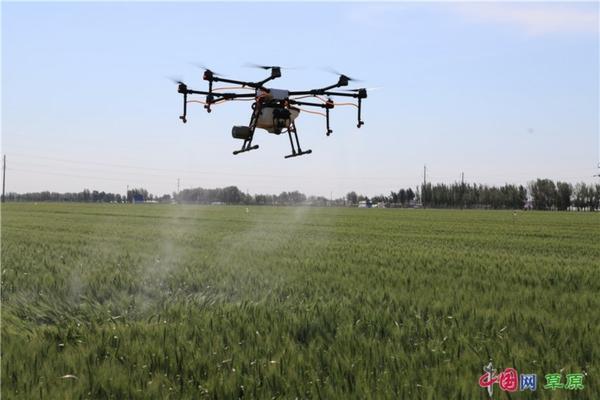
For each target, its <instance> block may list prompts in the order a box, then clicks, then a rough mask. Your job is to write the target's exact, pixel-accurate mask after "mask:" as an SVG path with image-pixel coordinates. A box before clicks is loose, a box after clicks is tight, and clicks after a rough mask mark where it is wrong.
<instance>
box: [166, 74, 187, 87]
mask: <svg viewBox="0 0 600 400" xmlns="http://www.w3.org/2000/svg"><path fill="white" fill-rule="evenodd" d="M167 79H168V80H170V81H171V82H173V83H174V84H176V85H185V83H184V82H183V81H182V80H181V79H180V78H175V77H173V76H168V77H167Z"/></svg>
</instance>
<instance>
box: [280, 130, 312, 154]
mask: <svg viewBox="0 0 600 400" xmlns="http://www.w3.org/2000/svg"><path fill="white" fill-rule="evenodd" d="M292 133H293V134H294V138H295V139H296V146H294V141H293V140H292ZM288 136H289V138H290V146H292V154H288V155H287V156H285V157H284V158H292V157H298V156H303V155H304V154H310V153H312V150H306V151H302V148H300V141H299V140H298V132H297V131H296V124H294V123H293V122H292V124H291V125H290V127H289V128H288ZM296 149H297V150H296Z"/></svg>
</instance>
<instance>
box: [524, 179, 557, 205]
mask: <svg viewBox="0 0 600 400" xmlns="http://www.w3.org/2000/svg"><path fill="white" fill-rule="evenodd" d="M529 190H530V192H531V197H532V199H533V208H535V209H536V210H551V209H553V208H554V206H555V205H556V204H555V202H556V197H557V194H556V185H555V184H554V182H553V181H552V180H551V179H537V180H536V181H534V182H531V183H530V184H529Z"/></svg>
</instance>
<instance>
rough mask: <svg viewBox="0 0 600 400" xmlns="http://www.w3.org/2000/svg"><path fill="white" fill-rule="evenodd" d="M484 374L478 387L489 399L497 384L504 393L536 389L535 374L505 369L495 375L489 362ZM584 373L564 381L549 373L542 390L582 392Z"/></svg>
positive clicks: (484, 368)
mask: <svg viewBox="0 0 600 400" xmlns="http://www.w3.org/2000/svg"><path fill="white" fill-rule="evenodd" d="M483 372H484V374H483V375H481V376H480V377H479V386H480V387H482V388H485V389H486V390H487V392H488V395H489V396H490V398H491V397H492V396H493V394H494V385H495V384H498V387H499V388H500V390H502V391H504V392H516V391H526V390H529V391H532V392H535V391H536V390H537V388H538V383H537V380H538V376H537V374H530V373H527V374H520V375H519V373H518V372H517V370H516V369H515V368H506V369H504V371H502V372H500V373H497V370H496V369H495V368H494V365H493V364H492V363H491V362H490V363H489V364H488V365H485V366H484V367H483ZM584 377H585V374H584V373H573V374H566V375H565V378H566V381H563V375H562V373H560V372H558V373H551V374H546V375H544V378H545V380H546V384H545V385H543V388H544V389H548V390H557V389H564V390H583V389H584V384H583V378H584Z"/></svg>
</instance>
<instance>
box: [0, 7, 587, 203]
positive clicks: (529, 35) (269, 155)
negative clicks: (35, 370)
mask: <svg viewBox="0 0 600 400" xmlns="http://www.w3.org/2000/svg"><path fill="white" fill-rule="evenodd" d="M598 12H599V10H598V3H564V4H563V3H419V4H416V3H173V4H170V3H55V4H53V3H6V2H3V3H2V152H3V153H5V154H6V155H7V159H8V170H7V190H8V191H17V192H24V191H38V190H53V191H79V190H81V189H83V188H84V187H88V188H93V189H98V190H106V191H114V192H121V193H124V192H125V189H126V185H130V186H136V187H139V186H143V187H146V188H148V189H149V190H150V191H151V192H153V193H169V192H172V191H173V190H175V188H176V184H177V179H178V178H180V179H181V187H182V188H185V187H196V186H203V187H217V186H225V185H237V186H239V187H240V188H241V189H242V190H244V191H245V190H248V191H249V192H250V193H264V192H269V193H273V192H280V191H282V190H295V189H298V190H301V191H304V192H306V193H309V194H320V195H325V196H329V195H330V194H333V195H334V196H340V195H343V194H345V193H346V192H348V191H350V190H356V191H359V192H362V193H365V194H368V195H375V194H379V193H388V192H389V190H391V189H394V190H397V189H399V188H400V187H408V186H413V187H414V186H415V185H418V184H419V182H421V181H422V179H423V177H422V172H423V165H424V164H426V165H427V168H428V171H429V178H430V180H432V181H434V182H453V181H455V180H458V179H460V174H461V172H464V173H465V179H466V180H467V181H470V182H472V181H476V182H481V183H488V184H503V183H505V182H509V183H526V182H527V181H529V180H530V179H532V178H535V177H549V178H552V179H559V180H567V181H571V182H576V181H582V180H583V181H586V182H593V181H594V178H592V175H593V174H596V173H598V169H597V165H598V162H599V111H598V109H599V94H598V93H599V78H598V76H599V39H598ZM247 62H255V63H265V64H270V65H287V66H294V67H304V68H303V69H293V70H286V71H283V73H284V76H283V78H281V79H278V80H276V81H275V82H273V84H272V87H276V88H289V89H302V88H310V87H319V86H323V85H326V84H329V83H333V82H335V80H336V77H335V76H334V75H331V74H329V73H327V72H324V71H322V70H321V69H319V68H320V67H325V66H330V67H333V68H335V69H337V70H340V71H343V72H345V73H347V74H348V75H350V76H356V77H358V78H361V79H362V80H363V81H364V83H363V84H361V85H365V86H367V87H373V86H375V87H381V89H380V90H377V91H373V92H371V93H369V98H368V99H367V100H366V102H365V105H364V112H363V114H364V120H365V125H364V126H363V127H362V128H361V129H360V130H359V129H356V115H355V110H354V109H353V108H349V107H338V108H336V109H335V110H333V113H332V121H331V122H332V128H333V130H334V133H333V135H332V136H330V137H326V136H325V134H324V133H325V124H324V120H323V119H322V118H321V117H317V116H313V115H309V114H304V115H302V116H301V117H300V118H299V119H298V120H297V127H298V130H299V133H300V137H301V143H302V145H303V148H310V149H312V150H313V154H311V155H309V156H305V157H298V158H295V159H290V160H285V159H284V158H283V156H284V155H285V154H288V153H289V142H288V140H287V138H286V137H283V136H274V135H270V134H267V133H266V132H265V131H257V135H256V136H255V143H257V144H259V145H260V147H261V148H260V149H259V150H258V151H253V152H249V153H245V154H241V155H238V156H233V155H232V154H231V152H232V150H235V149H237V148H238V147H239V146H240V142H238V141H237V140H234V139H232V138H231V134H230V132H231V126H232V125H241V124H247V121H248V119H249V116H250V109H249V104H248V103H247V102H236V103H231V104H225V105H222V106H218V107H215V109H214V111H213V113H211V114H210V115H209V114H207V113H206V112H204V110H203V109H202V107H201V106H200V105H196V107H193V106H192V107H191V109H190V111H189V122H188V123H187V124H185V125H184V124H182V123H181V122H180V120H179V119H178V116H179V115H180V112H181V110H180V109H181V97H180V95H178V94H177V93H176V87H175V85H173V84H172V83H171V82H170V81H169V80H168V79H167V77H179V78H181V79H184V80H185V81H186V83H188V85H189V86H190V87H192V88H196V89H200V90H202V89H204V88H205V87H206V85H205V82H204V81H202V79H201V71H200V70H199V69H197V68H196V67H194V66H193V65H192V63H203V64H206V65H210V66H211V67H212V68H214V69H215V70H216V71H219V72H221V73H222V74H224V75H226V76H228V77H233V78H238V79H248V80H258V79H260V78H261V77H262V76H263V75H264V74H263V73H262V71H260V70H255V69H249V68H245V67H243V65H244V64H245V63H247Z"/></svg>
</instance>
